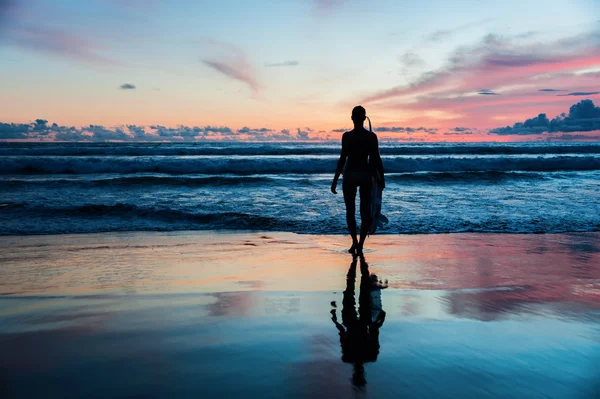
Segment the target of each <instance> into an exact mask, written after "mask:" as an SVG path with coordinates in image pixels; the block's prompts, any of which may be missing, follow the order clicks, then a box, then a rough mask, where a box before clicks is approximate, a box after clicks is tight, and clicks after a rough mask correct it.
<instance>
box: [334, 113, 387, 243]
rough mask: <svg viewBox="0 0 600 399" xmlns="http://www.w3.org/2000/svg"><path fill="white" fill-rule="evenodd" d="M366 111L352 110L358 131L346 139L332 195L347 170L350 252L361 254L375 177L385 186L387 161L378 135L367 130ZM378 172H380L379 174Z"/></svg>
mask: <svg viewBox="0 0 600 399" xmlns="http://www.w3.org/2000/svg"><path fill="white" fill-rule="evenodd" d="M365 119H366V111H365V109H364V108H363V107H361V106H360V105H359V106H357V107H354V109H353V110H352V122H354V129H353V130H351V131H349V132H346V133H344V135H343V136H342V153H341V154H340V159H339V161H338V163H337V168H336V170H335V176H334V178H333V183H331V192H332V193H334V194H337V191H336V187H337V182H338V179H339V177H340V174H341V173H342V170H344V165H345V166H346V168H345V170H344V179H343V181H342V190H343V192H344V202H345V204H346V223H347V224H348V230H349V231H350V236H351V237H352V246H351V247H350V249H349V250H348V252H350V253H353V254H356V255H361V254H362V251H363V246H364V243H365V240H366V238H367V234H368V232H369V229H370V228H371V223H372V220H371V219H372V218H371V185H372V182H371V178H372V177H373V176H375V175H376V174H378V175H379V177H380V181H379V184H380V185H381V188H384V187H385V180H384V177H383V162H381V157H380V156H379V144H378V141H377V135H376V134H375V133H373V132H370V131H368V130H366V129H365V128H364V127H363V124H364V123H365ZM377 172H378V173H377ZM357 188H360V222H361V224H360V240H358V239H357V237H356V215H355V213H356V190H357Z"/></svg>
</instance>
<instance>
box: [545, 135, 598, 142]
mask: <svg viewBox="0 0 600 399" xmlns="http://www.w3.org/2000/svg"><path fill="white" fill-rule="evenodd" d="M572 140H593V141H598V140H600V136H586V135H584V134H561V135H560V136H551V137H548V141H572Z"/></svg>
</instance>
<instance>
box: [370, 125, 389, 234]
mask: <svg viewBox="0 0 600 399" xmlns="http://www.w3.org/2000/svg"><path fill="white" fill-rule="evenodd" d="M366 118H367V120H368V121H369V131H370V132H371V133H373V127H372V126H371V118H369V117H368V116H367V117H366ZM379 180H380V179H379V173H378V172H375V175H374V176H372V177H371V182H372V184H371V228H370V229H369V234H374V233H375V232H376V231H377V228H382V227H384V225H386V224H388V223H389V220H388V218H386V217H385V216H384V215H382V214H381V203H382V200H383V188H381V186H380V185H379Z"/></svg>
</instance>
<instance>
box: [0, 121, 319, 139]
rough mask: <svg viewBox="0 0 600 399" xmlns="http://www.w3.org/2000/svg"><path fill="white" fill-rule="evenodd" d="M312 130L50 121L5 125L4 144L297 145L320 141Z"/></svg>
mask: <svg viewBox="0 0 600 399" xmlns="http://www.w3.org/2000/svg"><path fill="white" fill-rule="evenodd" d="M312 132H313V130H312V129H311V128H304V129H301V128H297V129H295V133H292V132H291V131H290V130H288V129H283V130H274V129H269V128H266V127H261V128H249V127H242V128H241V129H237V130H235V129H232V128H230V127H228V126H211V125H206V126H183V125H180V126H177V127H167V126H162V125H150V126H138V125H125V126H117V127H106V126H102V125H88V126H84V127H81V128H76V127H73V126H71V127H68V126H59V125H57V124H56V123H53V124H49V123H48V121H47V120H44V119H36V120H35V121H34V122H32V123H1V122H0V140H37V141H40V140H42V141H85V142H110V141H124V142H148V141H164V142H177V141H189V142H194V141H199V140H224V141H242V140H243V141H296V140H302V141H307V140H318V139H320V138H319V137H311V133H312Z"/></svg>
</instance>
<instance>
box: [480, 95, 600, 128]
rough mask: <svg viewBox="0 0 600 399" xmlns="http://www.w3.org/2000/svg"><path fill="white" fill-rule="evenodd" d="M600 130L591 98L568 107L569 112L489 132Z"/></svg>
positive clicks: (597, 111)
mask: <svg viewBox="0 0 600 399" xmlns="http://www.w3.org/2000/svg"><path fill="white" fill-rule="evenodd" d="M595 130H600V107H596V106H595V105H594V103H593V101H592V100H582V101H580V102H578V103H577V104H574V105H572V106H571V108H570V109H569V114H568V115H565V114H561V115H560V116H557V117H556V118H554V119H552V120H549V119H548V117H547V116H546V114H539V115H538V116H536V117H534V118H531V119H527V120H526V121H525V122H517V123H515V124H514V125H512V126H506V127H500V128H496V129H491V130H489V133H491V134H498V135H535V134H541V133H557V132H567V133H568V132H589V131H595Z"/></svg>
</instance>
